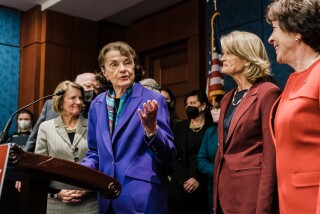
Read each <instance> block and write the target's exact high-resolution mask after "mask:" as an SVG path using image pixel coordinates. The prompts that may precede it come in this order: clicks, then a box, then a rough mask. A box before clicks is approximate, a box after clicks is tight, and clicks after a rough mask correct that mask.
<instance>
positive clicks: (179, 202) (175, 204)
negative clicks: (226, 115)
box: [169, 90, 213, 214]
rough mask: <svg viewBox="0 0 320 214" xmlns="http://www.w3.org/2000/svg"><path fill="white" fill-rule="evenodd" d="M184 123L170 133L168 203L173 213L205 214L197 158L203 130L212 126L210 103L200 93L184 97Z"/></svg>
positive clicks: (204, 186)
mask: <svg viewBox="0 0 320 214" xmlns="http://www.w3.org/2000/svg"><path fill="white" fill-rule="evenodd" d="M184 103H185V106H186V113H187V116H188V120H183V121H181V122H178V123H177V125H176V127H175V128H174V130H173V134H174V140H175V146H176V148H177V151H178V156H177V158H176V159H175V160H174V161H173V163H172V164H171V171H172V174H171V181H170V188H171V189H170V193H171V195H169V196H170V202H171V204H172V208H173V213H174V214H180V213H184V214H186V213H190V214H191V213H192V214H194V213H201V214H205V213H209V205H208V199H207V178H206V176H205V175H204V174H203V173H201V172H200V171H199V170H198V167H197V162H196V159H197V155H198V152H199V148H200V146H201V142H202V139H203V137H204V134H205V132H206V130H207V129H208V128H209V127H211V126H212V125H213V122H212V118H211V116H210V113H209V112H210V103H209V101H208V98H207V95H206V93H205V92H204V91H202V90H194V91H192V92H190V93H189V94H187V95H186V97H185V101H184Z"/></svg>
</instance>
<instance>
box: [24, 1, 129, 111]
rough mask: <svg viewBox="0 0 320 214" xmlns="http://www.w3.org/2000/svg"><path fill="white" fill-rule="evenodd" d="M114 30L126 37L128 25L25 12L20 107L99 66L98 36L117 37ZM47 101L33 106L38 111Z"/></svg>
mask: <svg viewBox="0 0 320 214" xmlns="http://www.w3.org/2000/svg"><path fill="white" fill-rule="evenodd" d="M110 29H111V30H112V31H114V32H117V34H118V35H121V36H120V38H122V39H125V38H124V36H122V35H126V33H125V28H121V27H118V28H117V27H115V26H112V25H108V24H106V23H98V22H92V21H89V20H84V19H80V18H76V17H72V16H68V15H64V14H60V13H56V12H52V11H43V12H42V11H41V10H40V7H35V8H32V9H31V10H29V11H27V12H25V13H23V15H22V18H21V66H20V67H21V69H20V92H19V106H23V105H25V104H27V103H30V102H32V101H33V100H36V99H38V98H40V97H43V96H45V95H48V94H52V93H53V92H54V89H55V88H56V86H57V85H58V83H59V82H61V81H64V80H74V79H75V77H76V76H77V74H80V73H84V72H94V71H95V69H96V68H97V57H98V48H100V46H101V45H100V43H99V40H98V38H101V37H100V36H99V32H100V31H101V32H102V34H103V35H104V36H103V39H101V41H103V42H110V41H112V40H114V39H115V35H114V34H111V35H110V34H108V33H107V32H109V31H110ZM42 105H43V102H40V103H39V104H36V105H34V106H32V107H31V108H30V109H31V110H32V111H33V112H34V113H35V114H36V116H37V115H38V114H39V112H40V111H41V108H42Z"/></svg>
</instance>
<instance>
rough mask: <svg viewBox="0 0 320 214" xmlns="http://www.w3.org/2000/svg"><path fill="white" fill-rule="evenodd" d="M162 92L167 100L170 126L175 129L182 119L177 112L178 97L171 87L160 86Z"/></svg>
mask: <svg viewBox="0 0 320 214" xmlns="http://www.w3.org/2000/svg"><path fill="white" fill-rule="evenodd" d="M160 93H161V94H162V95H163V96H164V99H165V100H166V102H167V106H168V111H169V117H170V127H171V129H172V130H173V129H174V127H175V125H176V124H177V122H178V121H180V119H179V118H178V115H177V112H176V98H175V96H174V94H173V92H172V91H171V89H170V88H160Z"/></svg>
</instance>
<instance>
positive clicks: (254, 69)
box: [221, 31, 271, 83]
mask: <svg viewBox="0 0 320 214" xmlns="http://www.w3.org/2000/svg"><path fill="white" fill-rule="evenodd" d="M221 46H222V50H223V52H229V53H232V54H234V55H236V56H238V57H240V58H242V59H244V60H246V61H247V62H248V63H249V64H248V65H246V66H245V70H244V72H243V75H244V76H245V77H246V79H247V80H248V81H249V82H250V83H255V82H256V81H257V80H260V79H263V78H264V77H268V76H270V73H271V69H270V61H269V57H268V55H267V52H266V49H265V47H264V45H263V43H262V41H261V39H260V38H259V37H258V36H256V35H255V34H253V33H249V32H244V31H233V32H231V33H229V34H227V35H225V36H223V37H222V38H221Z"/></svg>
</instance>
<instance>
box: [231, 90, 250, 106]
mask: <svg viewBox="0 0 320 214" xmlns="http://www.w3.org/2000/svg"><path fill="white" fill-rule="evenodd" d="M238 90H239V88H237V90H236V92H234V94H233V98H232V102H231V103H232V105H233V106H237V105H239V103H240V102H241V101H242V99H243V98H244V96H246V94H247V92H248V90H247V91H246V92H245V93H244V94H243V95H242V97H241V98H240V99H239V100H238V102H236V103H235V98H236V95H237V93H238V92H239V91H238Z"/></svg>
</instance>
